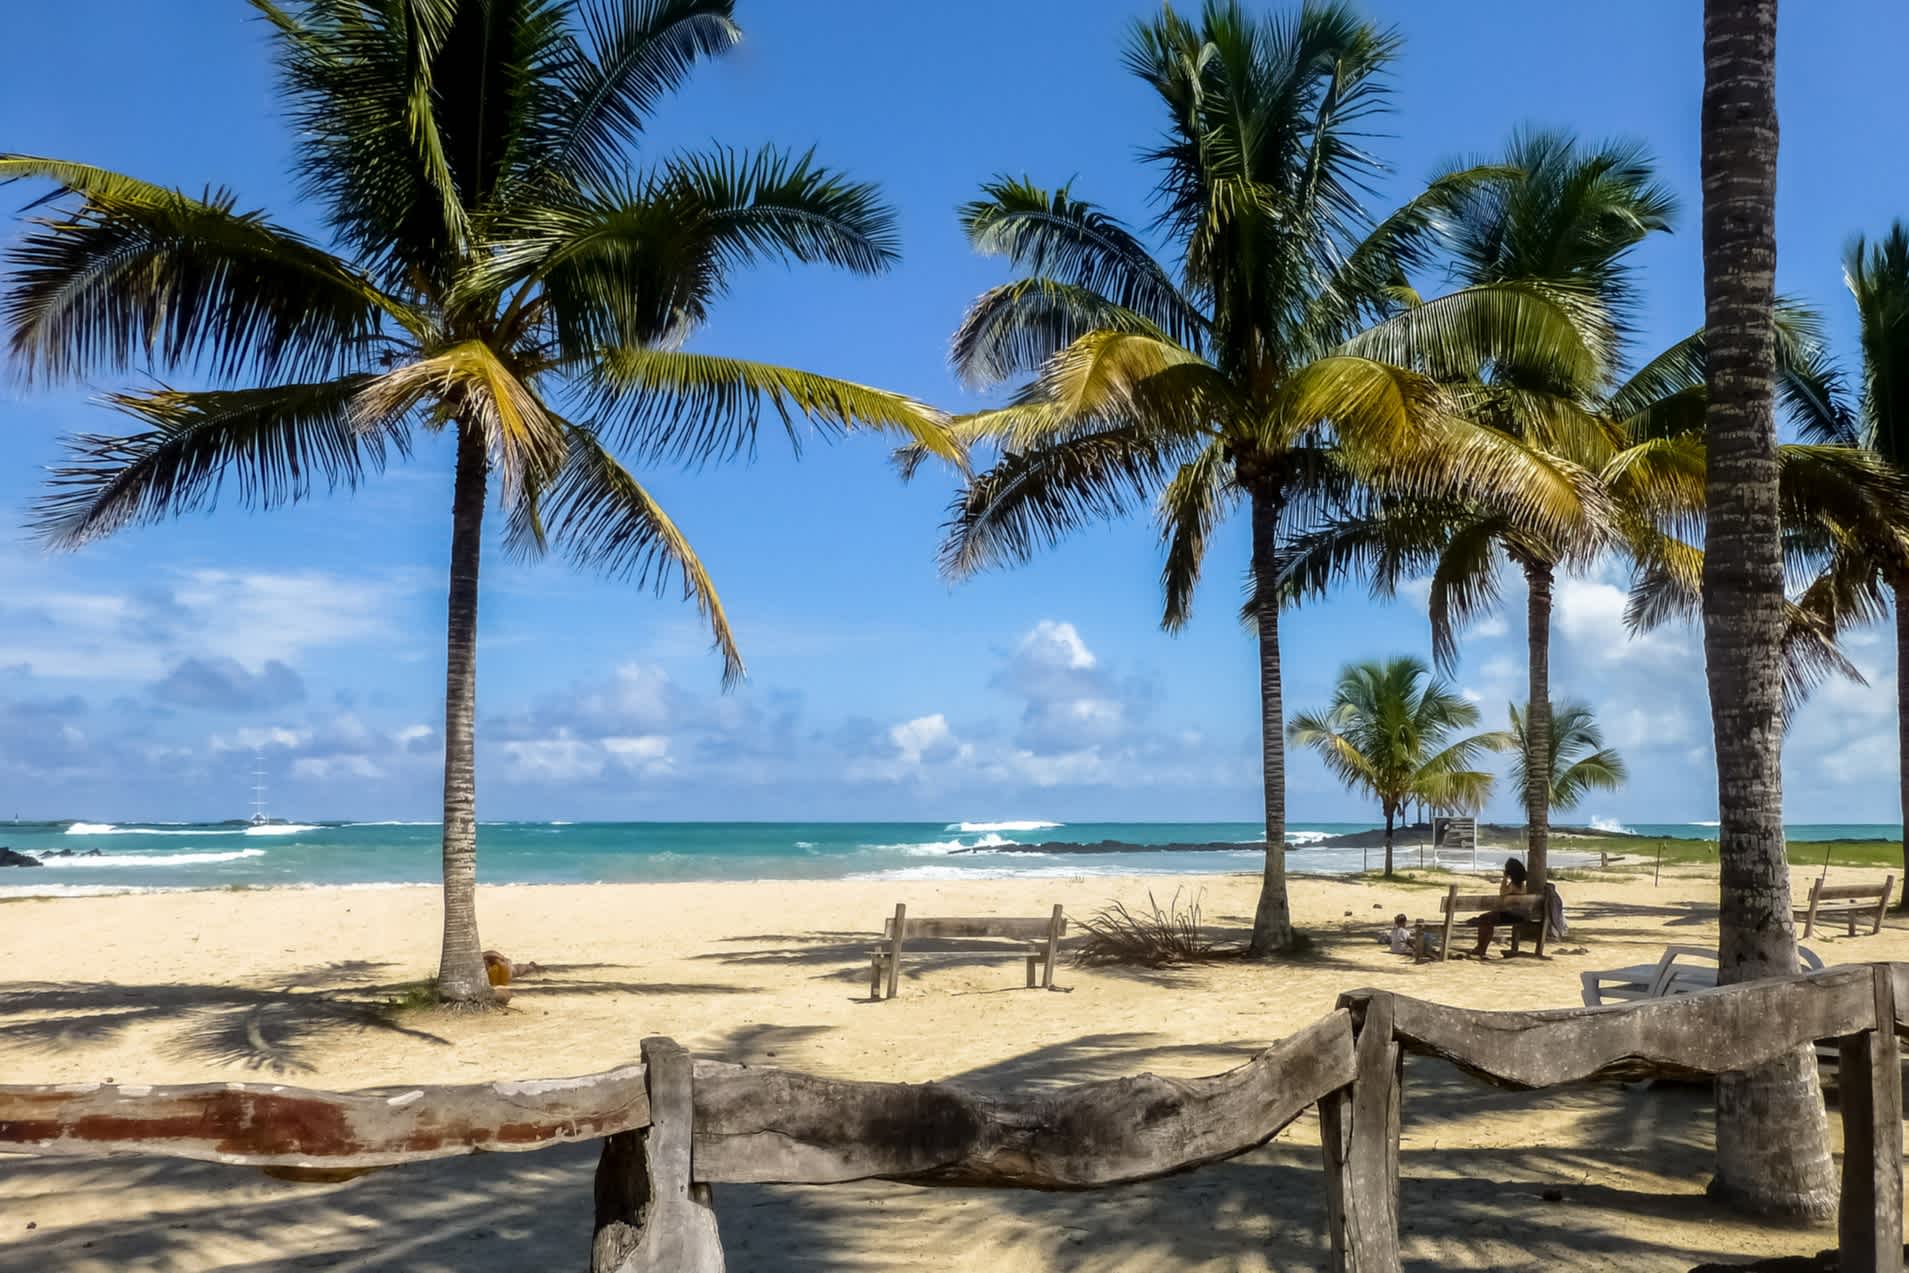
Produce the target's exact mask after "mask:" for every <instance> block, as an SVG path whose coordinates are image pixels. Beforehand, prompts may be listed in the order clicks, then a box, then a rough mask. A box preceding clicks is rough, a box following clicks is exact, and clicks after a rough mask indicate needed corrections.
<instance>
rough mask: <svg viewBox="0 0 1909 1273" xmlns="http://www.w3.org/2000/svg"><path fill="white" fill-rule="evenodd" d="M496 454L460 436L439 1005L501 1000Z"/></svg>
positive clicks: (448, 629)
mask: <svg viewBox="0 0 1909 1273" xmlns="http://www.w3.org/2000/svg"><path fill="white" fill-rule="evenodd" d="M489 464H490V457H489V456H488V455H487V454H486V452H485V449H484V441H483V438H482V437H481V436H480V435H479V434H478V433H477V431H476V430H474V429H464V428H460V429H459V430H458V438H457V478H456V489H455V491H454V493H453V495H452V497H451V591H450V603H449V616H448V620H447V622H446V626H445V641H444V645H445V665H444V946H443V952H442V954H441V955H440V956H439V959H438V973H437V994H438V1002H440V1003H444V1004H452V1005H457V1006H460V1007H483V1006H487V1005H489V1004H491V1003H494V1002H495V1001H496V996H495V995H494V994H493V992H492V991H491V984H490V977H489V976H488V975H487V974H486V972H485V970H484V946H483V943H482V942H481V941H479V940H478V936H477V765H476V759H475V756H474V754H473V751H474V744H473V735H474V732H475V723H474V722H475V715H476V703H477V573H478V559H479V556H480V552H481V549H482V547H483V536H484V487H485V482H486V478H487V476H488V472H487V471H488V468H489Z"/></svg>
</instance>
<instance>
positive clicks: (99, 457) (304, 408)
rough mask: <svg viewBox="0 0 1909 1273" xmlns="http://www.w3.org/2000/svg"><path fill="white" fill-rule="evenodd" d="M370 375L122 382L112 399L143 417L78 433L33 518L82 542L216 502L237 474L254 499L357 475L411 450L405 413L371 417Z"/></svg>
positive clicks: (283, 500)
mask: <svg viewBox="0 0 1909 1273" xmlns="http://www.w3.org/2000/svg"><path fill="white" fill-rule="evenodd" d="M371 379H372V378H371V377H370V376H369V375H362V374H361V375H354V376H346V377H342V378H340V379H337V380H331V381H324V382H320V383H314V384H288V385H274V386H272V387H270V388H265V389H221V390H213V391H206V392H198V393H189V392H183V391H180V390H174V389H166V388H160V389H153V390H148V391H145V392H140V393H120V394H113V395H111V396H109V397H108V398H107V402H108V403H109V404H110V405H111V406H113V407H115V408H117V409H118V410H120V411H123V412H125V413H126V414H127V415H130V416H132V417H133V418H134V419H136V420H138V421H140V422H141V423H142V424H143V425H145V426H146V427H145V429H144V430H143V431H142V432H139V433H134V434H129V435H126V436H121V437H109V436H101V435H95V434H82V435H79V436H76V437H74V438H71V439H69V440H68V443H67V452H68V459H67V460H66V461H65V462H64V463H62V464H59V465H56V466H55V467H54V468H53V470H52V473H51V475H50V477H49V479H48V487H49V489H48V491H47V493H46V494H45V495H44V496H42V497H41V498H40V499H39V500H38V501H37V502H36V503H35V504H34V507H33V512H32V519H31V522H30V525H31V526H32V529H33V530H34V532H35V533H36V534H37V535H38V536H39V537H40V538H42V539H44V540H45V541H46V542H48V543H49V544H51V545H53V546H54V547H57V548H77V547H79V546H81V545H83V544H86V543H90V542H92V541H93V540H96V539H100V538H103V537H104V536H106V535H110V534H112V533H113V532H114V531H117V530H119V529H121V528H123V527H126V526H130V525H135V524H144V523H151V522H158V521H162V520H165V519H166V518H169V517H176V516H178V515H180V514H182V513H190V512H196V511H198V510H200V509H206V508H210V507H212V506H213V505H214V504H215V503H216V502H217V500H218V496H219V494H220V492H221V491H223V490H224V489H226V487H227V484H228V483H229V484H230V485H231V486H232V487H233V488H234V489H235V490H236V492H237V495H238V498H239V500H240V502H241V503H243V504H245V505H246V506H248V507H252V508H275V507H278V506H279V505H282V504H291V503H296V502H297V501H299V500H301V499H303V498H305V496H307V495H308V494H309V493H310V492H311V489H312V485H313V481H314V479H315V478H316V479H320V480H322V482H323V484H324V485H325V487H326V488H328V489H330V488H335V487H339V486H346V487H350V486H355V485H357V483H358V482H359V480H360V479H362V478H363V477H364V475H365V474H366V473H367V472H373V471H377V470H379V469H382V468H383V467H384V462H385V459H386V457H387V455H388V454H389V453H390V452H391V451H393V450H395V451H396V452H398V453H399V454H400V455H404V454H408V452H409V443H408V440H407V437H406V435H405V432H404V430H403V421H402V418H401V416H397V415H393V416H389V417H385V418H381V419H376V420H372V419H367V418H365V417H364V416H363V415H362V414H361V413H359V412H358V411H357V410H356V405H357V403H358V399H359V395H360V394H362V393H363V392H364V390H365V388H366V386H367V385H369V383H370V382H371Z"/></svg>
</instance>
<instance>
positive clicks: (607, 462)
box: [529, 424, 744, 685]
mask: <svg viewBox="0 0 1909 1273" xmlns="http://www.w3.org/2000/svg"><path fill="white" fill-rule="evenodd" d="M564 432H565V437H566V439H567V441H568V443H569V450H568V455H567V456H566V458H565V460H564V463H563V467H562V468H561V469H559V470H558V471H557V474H556V477H555V478H554V479H552V481H551V483H550V486H549V487H548V488H547V489H545V490H542V491H538V492H536V493H535V495H534V503H535V510H534V512H533V513H531V514H530V515H529V520H534V523H535V524H536V526H537V533H538V534H539V536H542V537H547V538H548V539H549V540H550V541H552V542H554V543H555V544H556V545H557V546H558V547H559V548H560V549H562V550H563V551H564V552H565V553H566V554H567V555H568V556H569V558H570V560H571V561H572V562H574V563H575V564H577V565H578V566H580V567H582V568H584V569H587V570H593V571H596V572H598V573H600V574H603V575H605V576H608V577H610V578H613V579H619V580H629V581H633V582H635V584H636V585H637V586H638V587H639V588H649V589H651V590H653V591H654V592H655V593H656V595H658V596H661V595H663V593H664V592H665V591H667V590H668V588H669V586H670V582H671V580H673V579H680V580H681V583H682V592H683V599H684V600H686V601H693V602H695V604H696V610H697V613H698V614H700V615H701V616H702V618H703V621H704V622H705V623H707V624H708V625H709V630H710V634H711V637H712V638H713V643H714V648H715V649H716V650H718V651H720V652H721V654H722V659H723V683H724V684H725V685H730V684H734V683H735V682H737V681H739V680H741V679H742V677H743V675H744V668H743V661H742V652H741V651H740V650H739V649H738V648H737V645H736V636H735V633H734V632H733V631H732V630H731V628H730V626H729V617H728V615H727V614H726V613H725V612H724V610H723V604H722V600H721V598H720V597H718V596H717V595H716V587H715V584H714V583H713V582H712V581H711V579H710V577H709V572H708V571H707V570H705V569H704V568H703V563H702V561H701V560H700V559H699V558H698V557H697V556H696V550H695V549H694V548H693V547H691V546H690V543H689V540H688V538H687V537H686V536H684V534H683V532H682V531H681V530H680V529H678V528H677V526H676V523H675V522H674V521H672V520H671V519H670V516H669V514H668V513H666V512H664V510H663V507H662V505H660V504H658V503H657V502H656V499H655V497H653V496H652V495H651V494H650V493H649V492H648V491H647V490H645V489H644V488H643V486H642V484H641V483H639V482H638V481H637V480H636V478H635V477H633V476H631V474H630V472H629V470H627V469H625V468H624V467H623V466H622V465H621V464H619V463H617V461H616V459H615V457H614V456H612V455H611V454H610V453H609V452H608V451H607V450H605V449H604V447H603V444H602V442H601V441H599V440H598V438H597V436H596V434H595V433H594V432H592V431H591V430H589V429H587V428H585V427H583V426H581V425H576V424H568V425H566V427H565V430H564Z"/></svg>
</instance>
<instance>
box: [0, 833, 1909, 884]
mask: <svg viewBox="0 0 1909 1273" xmlns="http://www.w3.org/2000/svg"><path fill="white" fill-rule="evenodd" d="M1373 825H1375V824H1373V823H1369V822H1302V823H1294V824H1292V826H1291V827H1290V828H1289V829H1288V832H1287V838H1288V841H1289V842H1290V843H1291V844H1292V847H1293V850H1294V852H1293V853H1292V855H1291V857H1290V858H1289V863H1290V866H1291V869H1293V870H1295V871H1312V872H1327V873H1340V872H1350V871H1357V870H1360V869H1362V868H1363V867H1364V866H1365V865H1366V864H1367V862H1368V860H1370V861H1372V862H1373V863H1374V864H1376V860H1377V854H1376V851H1372V852H1371V854H1370V856H1369V855H1368V853H1367V852H1366V851H1362V850H1359V849H1324V848H1318V847H1308V845H1309V842H1313V841H1317V840H1319V839H1321V838H1323V837H1325V836H1328V835H1337V834H1342V833H1344V832H1348V831H1357V830H1363V829H1365V828H1368V827H1371V826H1373ZM1626 829H1628V830H1632V831H1636V832H1639V833H1641V834H1645V835H1664V836H1671V835H1677V836H1697V837H1706V836H1707V837H1709V838H1715V836H1716V829H1715V827H1712V826H1706V825H1703V824H1696V823H1679V824H1662V823H1646V824H1636V825H1633V826H1630V827H1628V828H1626ZM1789 830H1790V835H1791V837H1792V838H1794V839H1829V838H1851V839H1876V838H1894V837H1897V836H1898V835H1899V834H1900V831H1899V828H1897V827H1894V826H1883V825H1874V824H1863V825H1856V824H1851V825H1837V826H1826V825H1818V826H1796V827H1791V828H1790V829H1789ZM1261 834H1262V830H1261V827H1260V825H1259V824H1258V823H1253V822H1179V823H1174V822H1109V823H1070V824H1066V825H1061V824H1057V823H1037V822H1014V821H1008V822H963V823H941V822H852V823H844V822H675V823H671V822H578V823H568V822H495V823H484V824H483V825H482V826H480V827H479V829H478V876H479V879H480V880H482V881H483V882H485V883H490V884H506V883H509V884H578V883H597V882H605V883H619V882H641V881H652V880H758V879H770V880H806V879H843V878H860V879H961V878H979V877H987V876H1084V875H1130V874H1149V875H1155V874H1159V875H1173V874H1204V873H1209V872H1224V871H1253V870H1257V869H1258V868H1259V865H1260V860H1261V858H1260V852H1259V849H1258V846H1257V843H1256V841H1257V839H1258V837H1259V836H1260V835H1261ZM1102 840H1118V841H1122V842H1125V843H1128V844H1135V845H1142V846H1144V845H1148V844H1169V843H1174V842H1191V843H1209V842H1217V843H1227V844H1238V845H1239V848H1238V849H1235V850H1225V851H1217V852H1207V853H1167V852H1160V851H1152V852H1149V851H1147V850H1146V849H1145V848H1138V849H1133V850H1130V851H1124V852H1118V853H1094V854H1086V855H1081V854H1039V853H1002V852H990V851H989V850H990V849H998V848H999V847H1000V846H1002V845H1005V844H1009V843H1017V844H1039V843H1043V842H1047V841H1065V842H1069V843H1076V844H1091V843H1095V842H1098V841H1102ZM438 841H439V831H438V826H437V824H436V823H388V822H354V823H322V824H309V825H273V826H267V827H247V826H244V825H242V824H234V823H209V824H192V825H161V824H152V823H146V824H131V823H128V824H124V825H111V824H103V823H89V822H73V823H66V822H46V823H13V824H6V823H0V844H6V845H8V846H10V847H12V848H14V849H16V850H18V851H21V852H24V853H29V854H32V855H34V856H37V857H40V858H41V859H42V860H43V861H44V863H45V865H44V866H43V867H38V868H34V867H10V868H4V869H0V896H6V895H14V896H18V895H21V894H28V893H33V894H40V893H75V892H79V893H87V892H97V891H112V892H119V891H124V890H127V889H155V888H165V889H172V888H221V887H227V886H231V885H247V886H251V887H273V886H286V885H335V884H345V885H380V884H428V883H433V882H435V881H436V880H437V879H438ZM1399 849H1400V857H1401V860H1402V864H1403V865H1407V866H1414V865H1417V864H1418V846H1417V844H1416V842H1414V841H1411V840H1402V841H1401V843H1400V845H1399ZM69 850H70V851H71V853H72V856H66V854H67V851H69ZM964 850H966V851H964ZM977 850H978V851H977Z"/></svg>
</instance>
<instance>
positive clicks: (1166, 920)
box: [1074, 889, 1219, 968]
mask: <svg viewBox="0 0 1909 1273" xmlns="http://www.w3.org/2000/svg"><path fill="white" fill-rule="evenodd" d="M1081 927H1082V928H1083V929H1085V930H1086V933H1087V935H1086V937H1085V938H1084V939H1083V940H1082V942H1081V944H1080V946H1079V947H1078V948H1076V949H1075V951H1074V962H1075V963H1077V964H1088V965H1094V964H1121V965H1125V966H1127V967H1131V968H1170V967H1172V966H1173V965H1175V964H1190V963H1199V962H1202V961H1205V960H1210V959H1215V958H1217V957H1218V953H1219V952H1218V950H1217V948H1216V947H1215V946H1214V944H1213V943H1212V942H1210V941H1208V940H1207V939H1206V938H1205V937H1203V936H1201V934H1200V898H1199V895H1198V894H1195V895H1194V896H1193V898H1192V900H1191V901H1189V902H1188V903H1187V904H1186V906H1185V907H1184V908H1182V907H1181V905H1180V891H1179V890H1178V889H1176V890H1174V893H1173V900H1172V901H1170V902H1168V903H1167V904H1166V906H1164V907H1163V906H1161V905H1160V903H1159V902H1157V901H1155V900H1154V896H1153V894H1152V892H1149V893H1148V894H1147V909H1146V910H1145V911H1139V912H1136V911H1132V910H1129V909H1127V906H1126V904H1125V903H1122V902H1113V903H1111V904H1109V905H1108V906H1107V907H1106V908H1104V909H1103V910H1101V911H1100V912H1099V913H1097V914H1095V915H1094V916H1092V917H1091V918H1089V919H1086V920H1084V921H1082V923H1081Z"/></svg>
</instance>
